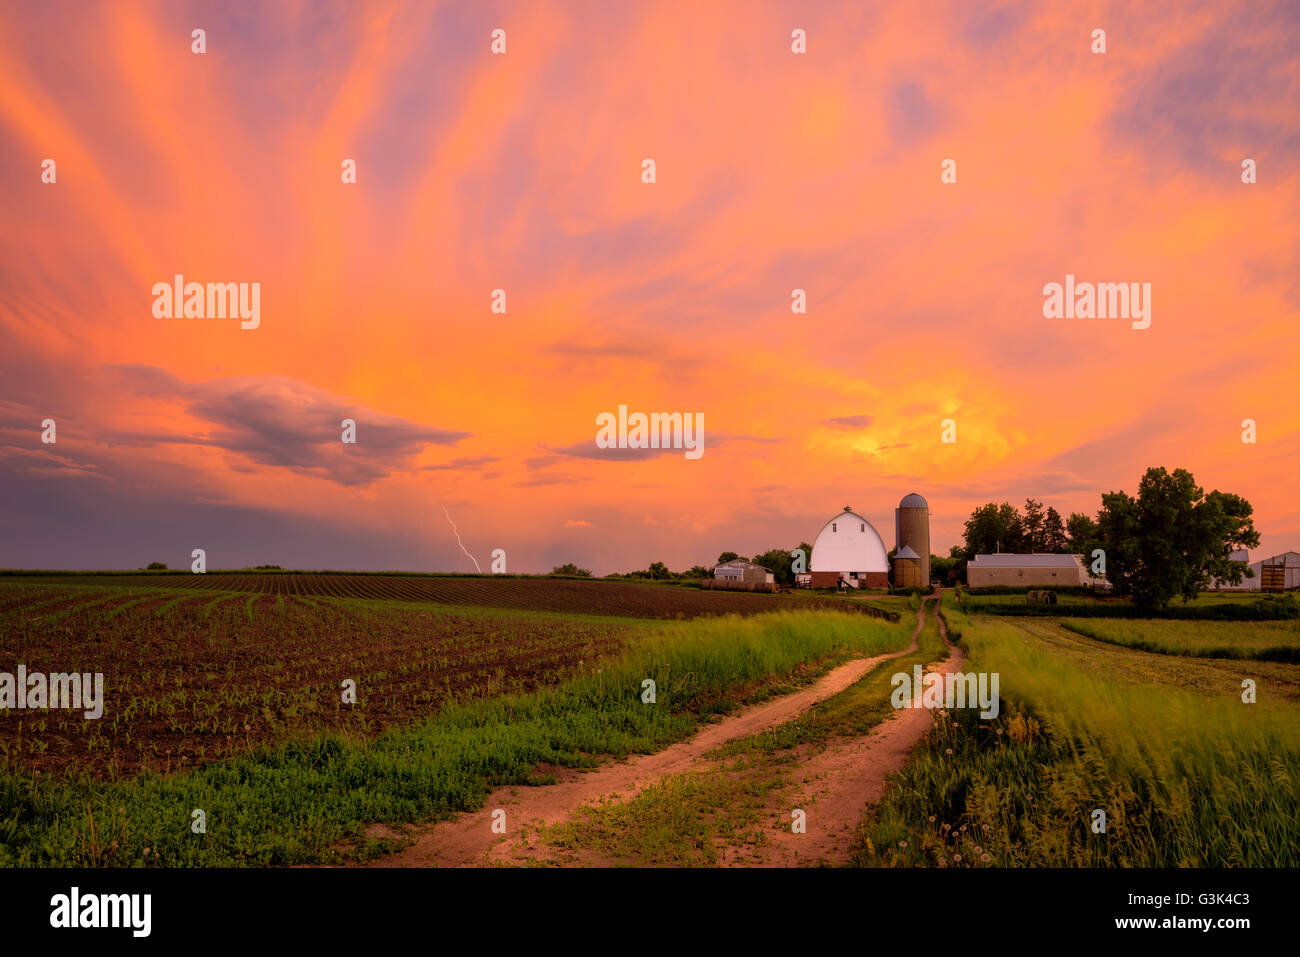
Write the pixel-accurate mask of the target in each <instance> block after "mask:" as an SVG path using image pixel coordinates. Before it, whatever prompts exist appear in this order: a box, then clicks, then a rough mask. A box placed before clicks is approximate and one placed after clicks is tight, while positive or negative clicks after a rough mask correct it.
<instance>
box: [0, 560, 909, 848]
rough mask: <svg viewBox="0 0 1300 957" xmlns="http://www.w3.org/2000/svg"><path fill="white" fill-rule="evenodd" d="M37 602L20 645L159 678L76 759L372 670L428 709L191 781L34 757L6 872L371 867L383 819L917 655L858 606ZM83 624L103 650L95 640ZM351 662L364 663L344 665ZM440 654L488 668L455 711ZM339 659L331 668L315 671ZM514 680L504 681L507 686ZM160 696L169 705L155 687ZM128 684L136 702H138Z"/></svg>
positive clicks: (413, 818) (210, 768)
mask: <svg viewBox="0 0 1300 957" xmlns="http://www.w3.org/2000/svg"><path fill="white" fill-rule="evenodd" d="M18 588H19V589H21V590H22V592H23V594H21V595H19V594H16V593H15V592H13V591H11V590H9V589H7V588H6V589H5V590H4V594H3V596H2V597H0V614H3V615H5V616H8V617H7V618H6V619H5V620H6V621H10V620H12V621H14V622H16V623H18V624H21V625H23V626H24V627H26V626H31V628H30V629H28V630H24V631H21V632H14V634H21V635H23V636H24V637H23V638H22V639H21V640H22V641H23V642H24V643H25V644H24V646H23V647H24V649H28V650H30V649H37V648H39V649H40V650H41V652H42V654H43V655H45V656H46V657H45V658H44V659H43V661H42V662H41V664H42V665H43V666H46V667H50V668H53V667H54V666H55V665H57V666H58V667H59V669H60V670H73V669H76V670H86V668H88V667H89V666H90V664H93V663H94V662H93V660H92V659H93V655H94V654H101V655H108V656H118V658H119V659H120V661H119V664H118V666H117V667H118V668H119V669H128V668H134V669H137V670H138V671H139V672H140V674H130V675H124V674H121V673H117V672H115V673H112V674H108V675H106V685H107V687H106V697H107V703H106V706H105V714H104V717H103V718H102V719H100V721H101V722H110V723H111V722H113V721H114V720H117V721H118V722H119V724H118V727H117V728H116V729H115V730H113V731H111V732H110V731H109V730H107V729H108V727H109V726H108V725H106V726H105V730H94V731H92V730H86V731H85V732H81V734H82V736H83V739H82V740H77V739H75V738H74V739H73V740H72V741H71V743H70V744H66V745H65V746H66V747H70V748H71V750H72V753H73V754H74V755H75V754H77V753H78V749H79V748H80V747H81V746H83V745H84V744H85V743H86V742H89V741H92V740H94V741H97V740H98V738H99V737H100V736H103V735H110V737H116V736H121V738H122V744H123V746H124V747H126V748H127V749H128V750H129V749H131V748H136V749H141V748H143V750H146V751H147V750H149V748H148V746H147V745H148V743H149V742H148V740H147V739H148V737H149V734H151V733H161V728H160V726H159V725H156V724H153V725H149V724H146V723H144V722H143V721H142V720H141V719H142V715H143V714H144V713H146V712H147V711H148V710H149V708H148V707H146V706H137V707H136V711H135V712H134V715H133V717H132V718H130V719H129V720H124V719H123V718H122V712H123V709H124V708H127V707H130V706H131V702H132V701H134V700H136V698H137V696H139V697H140V698H141V699H143V700H144V701H145V702H152V703H155V704H156V705H157V707H159V708H163V707H170V708H173V713H174V714H184V713H185V709H186V708H187V707H190V708H192V707H193V706H194V702H195V701H196V700H198V699H200V698H201V699H202V701H203V704H202V706H201V707H199V708H198V711H199V712H202V713H204V714H206V715H207V716H208V720H210V721H213V722H216V724H217V725H218V727H219V728H221V727H224V725H223V722H226V723H228V722H229V721H231V720H236V721H238V720H244V719H243V717H241V716H244V715H249V714H251V712H250V711H249V704H248V702H249V700H250V698H249V695H250V694H251V692H250V690H249V687H248V684H249V683H250V682H251V684H252V686H253V687H256V688H260V689H262V691H263V692H264V693H265V695H266V696H267V697H266V700H267V701H268V702H280V701H284V700H296V699H294V695H295V694H299V695H301V694H303V693H304V692H302V689H303V688H307V689H314V688H315V687H316V686H317V679H319V685H320V687H321V688H322V689H324V688H329V687H330V686H331V685H332V682H333V679H334V678H335V677H336V676H337V671H338V670H340V669H342V670H348V671H350V672H352V673H354V674H355V677H356V679H357V681H358V686H359V689H364V688H366V687H367V686H368V684H373V685H376V686H381V687H390V688H391V687H393V686H394V685H395V686H396V687H397V688H398V689H399V691H398V692H396V693H395V694H394V695H393V696H391V697H392V700H393V701H397V702H400V701H403V700H407V701H409V704H408V705H407V706H405V707H403V708H400V709H399V710H397V711H395V712H394V713H393V714H392V716H391V718H392V720H391V723H390V724H389V726H387V727H386V728H385V727H383V726H382V725H383V722H381V721H380V720H378V718H377V716H376V717H374V718H373V719H371V720H366V721H363V722H359V723H348V722H347V721H344V722H343V723H341V724H340V725H338V726H337V727H325V728H324V729H321V728H315V727H313V726H312V725H311V723H310V722H308V723H307V724H305V725H303V726H301V727H299V728H298V729H297V730H296V731H295V732H294V733H291V734H289V736H288V737H287V738H277V737H276V736H275V735H271V736H270V737H268V738H266V739H259V740H253V739H252V737H251V735H250V737H249V738H248V739H247V740H245V741H236V742H234V745H235V748H234V751H233V752H231V753H222V754H221V755H220V757H219V759H215V758H214V757H213V756H212V755H208V756H207V757H205V758H199V759H196V760H195V761H193V762H185V763H183V764H181V765H180V768H179V769H178V766H177V762H175V761H173V762H172V763H171V764H170V765H165V766H164V767H163V768H162V769H161V770H160V769H158V768H157V767H156V766H153V765H151V764H149V763H148V762H146V763H145V764H144V766H143V767H142V768H141V769H139V770H137V771H134V772H133V773H118V774H116V776H114V775H106V776H105V775H101V776H96V775H95V774H93V773H92V771H91V770H90V769H91V768H92V767H93V762H92V763H87V762H86V761H83V760H81V759H80V758H78V759H76V760H69V761H64V762H62V763H60V764H58V765H57V766H56V765H51V766H50V768H49V770H47V771H45V772H43V771H42V769H41V768H40V767H32V766H31V765H30V764H28V763H27V762H26V761H22V762H15V763H13V764H11V766H10V767H9V768H8V769H7V770H5V771H4V772H2V773H0V866H13V865H72V866H79V865H89V866H103V865H110V866H132V865H164V866H176V865H183V866H240V865H283V864H293V863H303V862H320V861H340V860H346V859H355V858H356V857H358V856H361V857H365V856H367V855H370V854H373V853H377V852H378V851H380V850H382V848H383V847H384V846H386V845H384V844H383V842H379V843H372V842H366V841H364V840H363V839H362V834H363V832H364V829H365V826H366V825H367V824H369V823H371V822H382V823H386V824H399V823H407V822H417V821H428V820H432V819H436V818H439V817H445V816H449V815H452V814H454V813H456V812H459V811H466V810H473V809H476V808H478V807H480V806H481V804H482V802H483V800H484V799H485V797H486V796H487V794H488V793H489V792H490V790H491V789H492V788H493V787H496V786H500V785H505V784H530V783H532V784H539V783H545V781H546V780H547V772H546V770H545V769H546V768H548V767H585V766H591V765H593V764H594V763H596V762H598V761H599V760H601V759H602V758H603V757H605V756H615V757H618V756H625V755H626V754H628V753H632V752H650V751H654V750H657V749H659V748H662V747H664V746H666V745H667V744H669V743H671V742H672V741H675V740H679V739H681V738H683V737H686V736H688V735H690V734H691V733H692V732H693V731H695V730H696V729H697V728H698V727H699V726H700V724H701V722H705V721H708V720H710V719H711V718H712V717H713V716H715V715H719V714H724V713H727V712H730V711H732V710H734V709H735V708H736V707H738V706H740V705H741V704H746V703H752V702H756V701H760V700H763V699H764V698H766V697H768V696H770V695H773V694H778V693H783V692H786V691H789V690H792V689H793V688H794V687H796V686H798V685H800V684H803V683H806V682H808V681H810V680H813V679H814V678H815V677H817V676H819V675H820V674H822V673H824V672H825V671H826V670H828V669H829V668H831V667H833V666H834V665H836V664H838V663H840V662H842V661H844V660H846V659H847V658H848V657H849V656H851V655H862V654H875V653H879V652H882V651H885V650H893V649H897V648H901V647H903V646H904V645H905V644H906V640H907V633H906V629H905V628H904V627H903V626H900V625H898V624H894V623H891V622H889V621H885V620H881V619H877V618H873V617H869V616H866V615H862V614H857V613H850V612H848V610H847V606H845V605H841V606H840V607H843V608H845V610H844V611H833V610H826V611H794V610H791V611H777V612H774V613H772V614H766V615H757V616H751V617H739V616H735V615H731V616H725V617H711V618H705V619H701V620H698V621H689V622H663V621H657V622H635V621H629V620H627V619H621V620H619V621H617V622H611V620H609V619H582V620H576V619H574V620H569V619H561V618H559V617H558V616H546V615H541V614H539V613H529V614H511V613H506V612H502V611H500V610H493V611H491V612H485V611H482V610H480V611H479V612H477V613H470V612H456V611H453V610H449V609H445V608H439V607H435V606H424V607H415V608H413V607H412V606H410V605H404V606H398V605H385V606H374V605H371V604H370V603H364V602H363V603H357V602H340V601H336V600H330V599H318V598H310V599H306V600H305V601H304V605H303V607H298V605H297V602H296V601H291V600H289V599H282V598H281V597H279V596H270V595H265V596H258V595H237V596H233V597H232V596H230V595H215V594H204V595H202V596H196V595H191V594H176V593H174V592H172V593H169V594H158V593H151V592H149V591H135V590H129V589H126V590H124V589H121V588H118V589H114V590H112V591H111V593H108V592H105V591H104V590H95V589H93V588H83V589H74V591H76V594H71V593H70V592H69V590H68V589H67V588H66V587H58V586H44V585H37V586H18ZM683 591H684V590H683ZM205 614H206V616H207V617H206V618H204V617H203V616H204V615H205ZM78 616H82V617H78ZM191 619H193V620H192V621H191ZM557 621H558V622H559V623H560V624H559V625H555V624H554V623H555V622H557ZM187 622H188V623H189V624H186V623H187ZM201 622H202V623H201ZM190 624H192V625H194V627H192V628H191V627H190ZM385 627H386V628H388V629H389V630H388V631H386V632H379V631H376V629H379V628H385ZM557 628H558V629H559V630H558V631H557ZM85 629H89V630H90V631H91V632H92V633H93V634H94V635H96V636H98V637H97V638H95V639H93V640H92V639H87V638H85V637H80V635H81V632H82V631H83V630H85ZM611 629H613V630H611ZM323 632H328V634H324V633H323ZM288 635H293V636H296V637H294V638H293V639H292V640H289V639H287V638H286V637H285V636H288ZM526 641H532V642H533V643H534V646H533V647H534V650H536V651H538V653H539V654H542V655H547V654H549V655H551V656H552V657H553V663H552V666H551V667H550V669H549V671H548V670H547V669H546V668H541V669H537V672H538V673H536V674H534V675H533V676H532V680H533V685H532V686H529V687H526V688H513V686H512V684H511V680H512V679H511V677H510V674H511V673H510V669H509V667H508V665H507V664H503V663H502V660H501V659H500V658H495V659H494V658H492V655H493V654H497V653H500V652H503V651H504V652H509V651H510V650H511V649H513V648H517V647H518V646H519V645H520V643H521V642H526ZM60 642H68V644H65V645H63V646H62V648H61V646H60ZM78 642H81V644H78ZM141 642H145V643H146V644H145V645H141ZM10 645H11V641H10V640H9V639H6V643H5V645H4V648H5V650H6V654H7V656H8V657H7V658H6V662H7V663H12V662H13V660H14V654H13V651H14V649H13V648H12V647H10ZM589 647H592V648H594V649H596V650H595V651H593V652H589V651H588V650H587V649H588V648H589ZM377 648H379V649H382V651H376V649H377ZM430 648H441V649H444V650H443V651H441V652H434V651H430V650H429V649H430ZM68 649H77V650H76V653H75V654H71V653H67V652H68ZM349 655H360V656H361V657H360V658H356V659H350V660H346V661H345V660H344V659H346V658H347V656H349ZM485 655H486V656H487V657H486V658H484V657H483V656H485ZM259 656H260V657H259ZM331 656H333V657H331ZM458 656H459V657H458ZM442 658H450V659H451V661H452V664H453V665H455V664H457V663H468V667H469V668H470V669H471V671H472V672H473V673H472V674H471V675H470V676H469V680H470V684H469V685H467V686H464V687H462V688H461V689H460V691H459V692H458V693H457V694H456V695H453V696H451V697H444V696H443V694H442V692H443V690H444V682H445V679H446V677H447V674H448V671H447V669H446V668H444V667H442V665H441V663H440V662H441V659H442ZM100 660H101V661H102V660H117V659H112V658H110V659H100ZM320 660H324V661H325V663H326V666H324V667H317V665H315V664H313V663H314V662H318V661H320ZM182 661H183V662H185V664H184V665H183V666H180V665H178V664H175V663H176V662H182ZM47 662H48V664H47ZM344 665H346V668H344ZM33 667H35V666H34V665H33ZM502 668H504V669H505V671H506V673H505V674H504V675H500V680H499V681H498V682H496V683H493V682H490V681H488V680H487V679H489V678H491V677H492V676H494V675H497V673H498V669H502ZM453 670H454V668H453ZM484 671H486V672H487V673H486V674H483V673H482V672H484ZM324 674H328V680H326V678H324V677H321V675H324ZM142 676H143V677H142ZM381 676H382V679H383V680H377V678H379V677H381ZM647 678H649V679H651V680H653V681H655V682H656V685H657V701H656V703H655V704H654V705H648V704H645V703H643V702H642V701H641V694H642V689H643V684H642V682H643V681H644V679H647ZM124 682H126V683H124ZM154 684H156V685H157V691H156V692H154V691H149V690H148V689H149V688H150V687H151V686H152V685H154ZM128 687H129V688H131V689H133V690H132V691H131V697H130V698H127V697H125V693H124V692H123V688H128ZM512 688H513V690H512ZM200 690H204V691H205V694H204V695H200ZM281 690H284V691H285V692H286V694H283V695H282V694H281V693H280V692H281ZM315 693H316V692H315V691H311V692H310V693H309V694H308V696H307V697H306V698H303V699H302V700H303V701H304V702H305V701H309V700H314V698H312V697H311V696H312V695H314V694H315ZM322 693H323V692H322ZM331 694H333V691H332V689H331ZM422 695H424V697H422ZM360 698H361V696H360V695H359V704H361V701H360ZM377 700H382V695H375V696H374V697H372V698H371V699H369V704H367V705H364V706H363V710H364V708H365V707H371V708H372V711H373V706H374V704H375V702H376V701H377ZM178 706H179V710H176V709H177V707H178ZM227 710H231V711H233V714H234V715H235V717H234V718H232V717H231V715H229V714H227V713H226V711H227ZM304 710H306V709H305V708H304ZM330 710H337V709H335V706H334V705H333V703H332V702H331V703H330V707H329V708H328V709H327V708H325V706H324V704H322V706H321V709H320V711H319V712H318V714H328V713H329V711H330ZM31 720H32V714H31V713H30V712H18V711H8V712H2V713H0V740H3V741H4V742H5V745H6V747H8V748H9V749H11V752H12V753H22V754H28V755H30V754H31V750H30V749H28V750H26V751H24V742H26V741H28V740H30V739H29V737H28V736H29V735H32V734H35V733H37V732H36V731H35V730H34V729H32V728H31V727H30V726H29V725H28V723H29V722H30V721H31ZM36 720H37V721H41V720H48V717H47V716H46V715H40V716H38V717H37V718H36ZM85 723H86V724H95V723H96V722H85ZM148 729H152V730H151V731H150V730H148ZM47 730H48V729H41V731H42V733H44V732H45V731H47ZM193 730H194V729H192V728H190V729H177V733H181V734H186V733H190V732H192V731H193ZM75 733H76V732H69V736H72V735H74V734H75ZM217 733H218V734H219V735H220V734H224V731H222V730H218V732H217ZM142 737H143V738H144V739H145V741H143V742H142V740H141V738H142ZM101 744H102V742H100V743H96V744H95V745H94V746H93V747H91V748H89V749H88V751H87V752H86V753H88V754H93V753H94V752H96V751H98V750H99V748H100V747H101ZM111 745H112V742H111V741H110V745H109V746H110V747H111ZM54 746H55V745H54V743H53V742H51V745H50V747H51V748H53V747H54ZM190 764H198V765H200V766H198V767H194V768H193V769H189V768H188V765H190ZM125 770H127V769H125V768H124V767H120V768H119V769H118V771H119V772H123V771H125ZM195 809H200V810H202V811H203V812H204V813H205V815H206V821H207V831H206V833H202V834H195V833H193V832H192V831H191V815H192V812H193V811H194V810H195Z"/></svg>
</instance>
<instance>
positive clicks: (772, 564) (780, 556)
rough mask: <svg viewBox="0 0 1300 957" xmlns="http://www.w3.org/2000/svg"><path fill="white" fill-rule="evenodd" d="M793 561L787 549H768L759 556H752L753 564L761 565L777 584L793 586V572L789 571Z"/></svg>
mask: <svg viewBox="0 0 1300 957" xmlns="http://www.w3.org/2000/svg"><path fill="white" fill-rule="evenodd" d="M792 563H793V559H791V558H790V550H789V549H788V548H770V549H768V550H767V551H765V552H764V553H763V554H761V555H755V556H754V564H755V565H762V566H763V567H764V568H766V569H767V570H768V571H770V572H771V573H772V577H773V578H774V579H775V580H776V582H777V583H778V584H781V585H793V584H794V572H792V571H791V570H790V566H791V564H792Z"/></svg>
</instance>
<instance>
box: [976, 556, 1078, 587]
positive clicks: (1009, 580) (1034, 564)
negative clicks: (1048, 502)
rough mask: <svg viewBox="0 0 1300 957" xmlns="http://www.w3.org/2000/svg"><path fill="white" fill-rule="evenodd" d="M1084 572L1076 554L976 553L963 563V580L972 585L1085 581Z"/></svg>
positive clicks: (1064, 584) (1058, 583)
mask: <svg viewBox="0 0 1300 957" xmlns="http://www.w3.org/2000/svg"><path fill="white" fill-rule="evenodd" d="M1086 580H1087V576H1086V575H1085V572H1084V567H1083V563H1082V562H1081V561H1080V558H1079V556H1078V555H1014V554H1003V555H976V556H975V560H974V561H972V562H970V563H969V564H968V565H967V566H966V583H967V584H968V585H970V587H971V588H987V587H989V586H990V585H1010V586H1012V587H1020V586H1029V585H1057V586H1060V587H1066V586H1070V585H1082V584H1085V583H1086Z"/></svg>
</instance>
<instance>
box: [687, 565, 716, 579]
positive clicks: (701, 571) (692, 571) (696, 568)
mask: <svg viewBox="0 0 1300 957" xmlns="http://www.w3.org/2000/svg"><path fill="white" fill-rule="evenodd" d="M712 574H713V569H712V568H705V567H704V566H703V565H692V566H691V567H690V568H688V569H687V570H686V571H685V572H683V573H682V575H683V577H685V578H709V577H710V576H711V575H712Z"/></svg>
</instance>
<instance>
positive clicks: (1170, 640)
mask: <svg viewBox="0 0 1300 957" xmlns="http://www.w3.org/2000/svg"><path fill="white" fill-rule="evenodd" d="M1061 625H1062V627H1064V628H1068V629H1070V631H1073V632H1075V633H1076V634H1079V635H1083V636H1084V637H1085V638H1093V639H1095V640H1097V641H1105V642H1108V643H1110V644H1113V645H1123V646H1124V647H1125V648H1134V649H1136V650H1138V651H1150V652H1155V653H1156V654H1162V655H1189V656H1192V657H1196V658H1236V659H1248V660H1251V661H1283V662H1289V663H1300V622H1280V621H1260V622H1222V621H1200V622H1172V621H1163V620H1151V619H1138V620H1136V621H1078V620H1074V619H1069V618H1066V619H1063V620H1062V621H1061Z"/></svg>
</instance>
